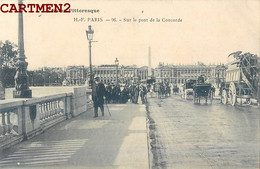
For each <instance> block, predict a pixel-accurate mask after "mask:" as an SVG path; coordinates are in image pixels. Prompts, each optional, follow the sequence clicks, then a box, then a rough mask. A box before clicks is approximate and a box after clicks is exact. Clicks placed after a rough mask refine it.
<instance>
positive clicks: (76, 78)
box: [64, 66, 87, 85]
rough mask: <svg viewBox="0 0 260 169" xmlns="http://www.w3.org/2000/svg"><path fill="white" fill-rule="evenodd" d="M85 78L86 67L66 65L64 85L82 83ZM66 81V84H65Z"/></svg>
mask: <svg viewBox="0 0 260 169" xmlns="http://www.w3.org/2000/svg"><path fill="white" fill-rule="evenodd" d="M86 79H87V68H86V67H84V66H68V67H67V68H66V80H65V82H64V85H84V84H85V82H86ZM65 83H66V84H65Z"/></svg>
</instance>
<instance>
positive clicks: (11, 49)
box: [0, 40, 18, 87]
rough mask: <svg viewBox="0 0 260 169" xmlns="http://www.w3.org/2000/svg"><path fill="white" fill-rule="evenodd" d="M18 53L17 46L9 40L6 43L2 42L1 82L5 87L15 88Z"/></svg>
mask: <svg viewBox="0 0 260 169" xmlns="http://www.w3.org/2000/svg"><path fill="white" fill-rule="evenodd" d="M17 53H18V52H17V45H16V44H14V43H12V42H10V41H8V40H6V41H5V42H4V43H3V42H2V41H0V80H1V81H2V83H3V86H4V87H11V86H14V76H15V72H16V70H15V61H16V58H17Z"/></svg>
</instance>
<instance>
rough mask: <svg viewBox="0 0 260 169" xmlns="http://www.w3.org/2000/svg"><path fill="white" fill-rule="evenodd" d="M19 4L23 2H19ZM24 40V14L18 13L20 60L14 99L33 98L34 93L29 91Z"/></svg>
mask: <svg viewBox="0 0 260 169" xmlns="http://www.w3.org/2000/svg"><path fill="white" fill-rule="evenodd" d="M18 3H19V4H22V3H23V1H22V0H19V2H18ZM25 59H26V57H25V54H24V39H23V13H22V12H20V13H18V58H17V61H16V74H15V77H14V79H15V91H14V92H13V97H14V98H31V97H32V91H31V90H30V89H29V78H28V75H27V66H28V63H27V62H26V61H25Z"/></svg>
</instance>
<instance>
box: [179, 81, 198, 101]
mask: <svg viewBox="0 0 260 169" xmlns="http://www.w3.org/2000/svg"><path fill="white" fill-rule="evenodd" d="M195 83H196V80H190V79H188V80H187V81H186V82H185V84H184V85H183V89H182V91H181V97H182V98H184V99H185V100H187V99H188V98H191V97H192V96H193V85H194V84H195Z"/></svg>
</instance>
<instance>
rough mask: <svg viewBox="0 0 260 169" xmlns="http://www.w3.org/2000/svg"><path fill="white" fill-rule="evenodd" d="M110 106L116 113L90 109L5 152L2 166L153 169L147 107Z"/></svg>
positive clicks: (2, 153)
mask: <svg viewBox="0 0 260 169" xmlns="http://www.w3.org/2000/svg"><path fill="white" fill-rule="evenodd" d="M108 106H109V110H110V112H111V114H112V116H109V113H108V109H107V107H105V116H104V117H102V116H99V117H98V118H93V110H90V111H88V112H87V113H83V114H81V115H80V116H78V117H76V118H73V119H70V120H67V121H64V122H62V123H60V124H58V125H56V126H54V127H53V128H51V129H49V130H47V131H45V133H43V134H41V135H38V136H36V137H34V138H33V139H31V140H28V141H25V142H22V143H20V144H18V145H16V146H14V147H12V148H10V149H7V150H5V151H3V152H1V153H0V168H4V167H6V168H28V167H30V168H53V169H54V168H106V169H107V168H133V169H134V168H138V169H139V168H142V169H145V168H149V162H148V145H147V130H146V110H145V106H144V105H141V104H132V103H127V104H109V105H108ZM100 114H101V113H100V112H99V115H100Z"/></svg>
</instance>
